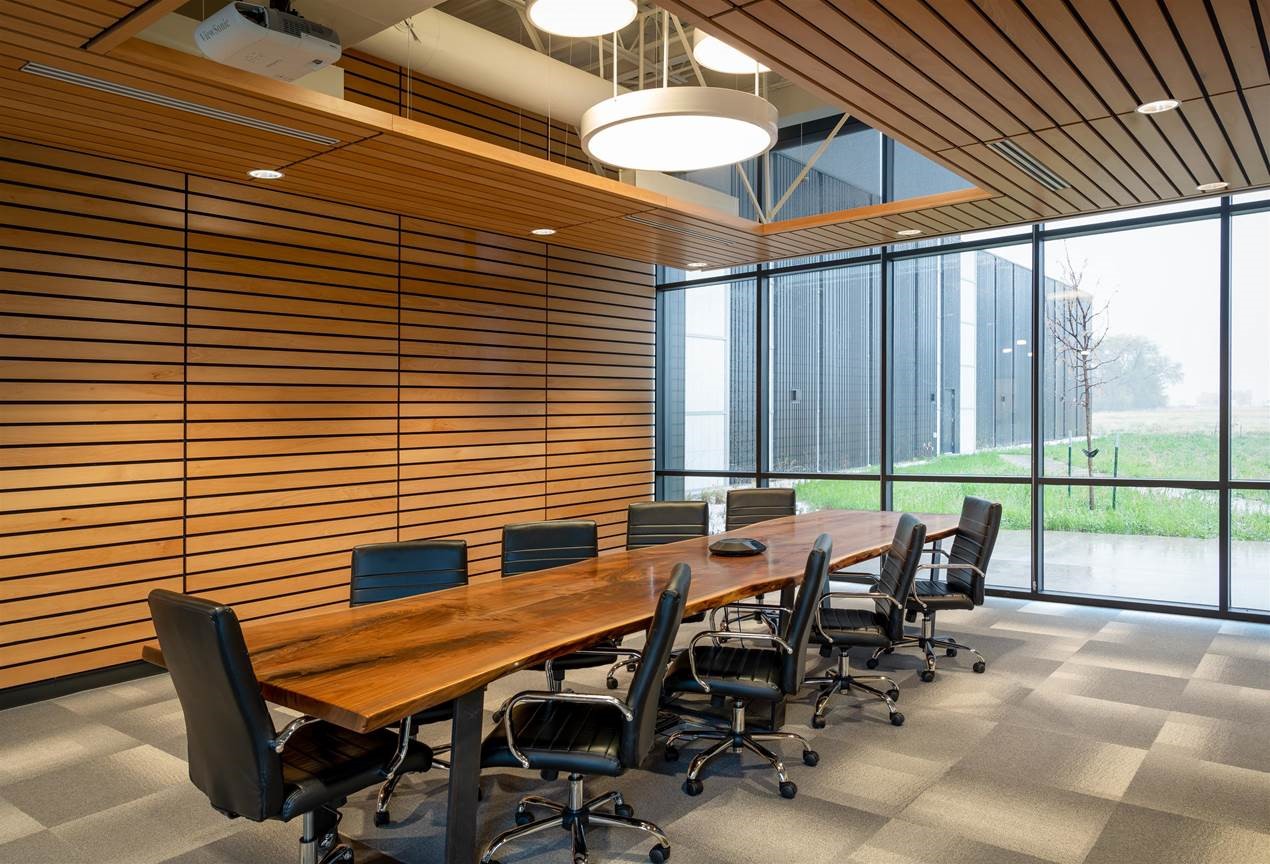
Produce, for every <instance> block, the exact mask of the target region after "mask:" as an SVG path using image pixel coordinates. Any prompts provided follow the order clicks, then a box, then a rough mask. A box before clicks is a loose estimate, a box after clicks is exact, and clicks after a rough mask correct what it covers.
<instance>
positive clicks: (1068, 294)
mask: <svg viewBox="0 0 1270 864" xmlns="http://www.w3.org/2000/svg"><path fill="white" fill-rule="evenodd" d="M1088 263H1089V262H1088V261H1081V262H1080V263H1079V264H1076V263H1075V262H1073V261H1072V255H1071V249H1070V248H1068V246H1067V244H1066V243H1064V244H1063V258H1062V260H1060V261H1059V262H1058V269H1059V271H1060V275H1059V277H1058V278H1059V281H1060V282H1061V283H1063V284H1064V285H1065V286H1066V287H1065V288H1063V289H1062V290H1060V291H1059V292H1057V293H1055V294H1053V295H1051V298H1050V299H1051V300H1052V301H1053V302H1052V305H1051V307H1050V310H1049V313H1048V314H1047V315H1046V316H1045V320H1046V323H1047V325H1048V327H1049V331H1050V334H1051V335H1052V336H1053V337H1054V342H1055V345H1056V352H1057V354H1058V357H1057V358H1056V359H1057V360H1058V361H1059V362H1061V363H1065V364H1067V365H1068V366H1069V367H1070V368H1071V369H1072V370H1073V371H1074V372H1075V377H1074V381H1073V384H1072V387H1071V389H1072V392H1073V394H1074V397H1075V401H1076V405H1077V407H1078V408H1079V409H1080V410H1081V411H1083V413H1084V415H1085V451H1084V452H1085V459H1086V462H1087V464H1088V466H1089V476H1090V477H1092V476H1093V475H1094V457H1095V456H1097V455H1098V451H1097V450H1095V449H1094V391H1096V390H1097V389H1098V388H1099V387H1101V386H1102V385H1104V384H1106V383H1108V382H1109V381H1110V380H1112V379H1111V378H1110V377H1109V376H1108V375H1107V373H1106V372H1105V371H1104V367H1106V366H1108V365H1111V366H1112V368H1113V369H1114V368H1115V365H1114V364H1116V362H1117V361H1118V360H1119V357H1118V356H1108V355H1107V353H1106V352H1104V351H1101V350H1099V349H1100V348H1101V347H1102V343H1103V340H1104V339H1106V338H1107V333H1108V331H1109V330H1110V328H1111V316H1110V314H1109V307H1110V305H1111V300H1110V298H1106V299H1104V300H1103V301H1102V302H1101V303H1099V302H1098V301H1097V298H1096V297H1095V296H1094V291H1091V290H1089V289H1088V288H1086V287H1085V286H1084V282H1085V270H1086V268H1087V266H1088ZM1097 287H1098V286H1097V284H1096V283H1095V285H1094V288H1097ZM1089 509H1090V510H1093V509H1094V487H1093V486H1092V485H1091V486H1090V487H1089Z"/></svg>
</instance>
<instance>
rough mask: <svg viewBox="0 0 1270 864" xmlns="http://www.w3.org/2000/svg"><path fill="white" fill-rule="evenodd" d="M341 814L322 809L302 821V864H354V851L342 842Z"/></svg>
mask: <svg viewBox="0 0 1270 864" xmlns="http://www.w3.org/2000/svg"><path fill="white" fill-rule="evenodd" d="M340 818H341V815H340V812H339V811H338V810H336V809H335V808H334V807H321V808H319V809H318V810H315V811H312V812H309V813H305V814H304V816H303V818H302V821H301V825H302V827H301V832H302V833H301V835H300V864H353V849H352V847H351V846H347V845H345V844H343V843H341V842H340V833H339V824H340Z"/></svg>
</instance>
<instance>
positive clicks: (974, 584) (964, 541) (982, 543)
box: [944, 496, 1001, 606]
mask: <svg viewBox="0 0 1270 864" xmlns="http://www.w3.org/2000/svg"><path fill="white" fill-rule="evenodd" d="M1000 530H1001V504H1000V503H999V502H996V501H988V500H986V499H983V498H974V497H971V496H967V497H966V500H965V501H963V502H962V503H961V519H960V521H958V523H957V536H956V537H955V538H954V539H953V544H952V549H950V550H949V552H948V562H947V563H952V564H973V565H974V566H975V567H978V568H979V570H980V571H981V572H983V573H987V572H988V562H989V561H990V560H991V559H992V549H993V547H995V546H996V545H997V532H998V531H1000ZM944 572H945V573H946V574H947V579H948V584H949V586H951V587H954V588H957V589H958V590H960V591H965V592H966V593H967V594H969V595H970V599H971V600H973V601H974V604H975V605H976V606H982V605H983V590H984V582H985V581H986V580H985V579H984V577H983V576H981V575H980V574H979V573H975V572H974V571H973V570H946V571H944Z"/></svg>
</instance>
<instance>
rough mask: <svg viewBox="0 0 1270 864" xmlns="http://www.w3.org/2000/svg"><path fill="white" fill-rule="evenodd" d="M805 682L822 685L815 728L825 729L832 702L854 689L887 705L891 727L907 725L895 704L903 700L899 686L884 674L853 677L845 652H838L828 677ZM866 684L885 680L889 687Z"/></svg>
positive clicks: (848, 658)
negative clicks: (836, 665) (836, 663)
mask: <svg viewBox="0 0 1270 864" xmlns="http://www.w3.org/2000/svg"><path fill="white" fill-rule="evenodd" d="M874 656H876V655H874ZM805 681H806V683H808V684H821V685H823V686H822V687H821V688H820V692H819V693H818V694H817V696H816V709H815V711H813V712H812V715H811V725H812V727H813V728H816V729H823V728H825V724H826V722H827V721H826V720H825V715H826V714H827V713H828V712H829V700H830V699H831V698H833V697H834V696H836V695H838V694H840V693H842V694H846V693H849V692H851V690H852V688H854V689H856V690H863V691H864V692H865V693H867V694H869V695H870V696H873V697H874V698H876V699H880V700H881V701H883V702H885V703H886V709H887V711H888V712H890V715H891V724H892V725H894V726H903V725H904V715H903V714H901V713H900V712H899V711H897V710H896V709H895V703H896V701H897V700H898V699H899V698H900V688H899V686H898V685H897V684H896V683H895V682H894V681H892V680H891V679H890V678H888V677H886V676H885V675H852V674H851V657H850V654H849V652H848V651H846V650H844V649H839V650H838V668H837V669H833V670H830V672H829V674H828V675H817V676H814V677H808V678H806V679H805ZM865 681H885V682H886V683H887V684H889V685H890V686H889V687H888V688H887V689H886V690H885V691H883V690H879V689H878V688H876V687H871V686H869V685H868V684H865V683H864V682H865Z"/></svg>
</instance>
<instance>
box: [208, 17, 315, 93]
mask: <svg viewBox="0 0 1270 864" xmlns="http://www.w3.org/2000/svg"><path fill="white" fill-rule="evenodd" d="M194 42H195V44H197V45H198V49H199V50H200V51H202V52H203V55H204V56H205V57H207V58H208V59H211V60H215V61H216V62H217V63H224V64H225V65H226V66H234V67H236V68H238V69H246V70H247V71H248V72H255V73H257V74H259V75H268V76H269V77H270V78H277V79H279V80H280V81H294V80H296V79H297V78H300V77H301V76H304V75H307V74H309V73H310V72H316V71H317V70H318V69H321V68H323V67H325V66H329V65H331V64H332V63H334V62H335V61H336V60H338V59H340V37H339V34H337V33H336V32H335V31H334V30H332V29H331V28H330V27H323V26H322V25H321V24H314V23H313V22H311V21H306V20H305V19H304V18H302V17H300V15H298V14H297V13H296V12H295V10H294V9H292V8H291V5H290V3H289V2H282V3H279V2H278V0H275V3H274V4H273V5H269V6H262V5H260V4H258V3H240V2H239V3H230V4H229V5H228V6H226V7H225V8H223V9H221V10H220V11H219V12H217V13H216V14H214V15H212V16H211V17H210V18H208V19H207V20H206V21H204V22H203V23H202V24H199V25H198V27H197V28H195V31H194Z"/></svg>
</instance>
